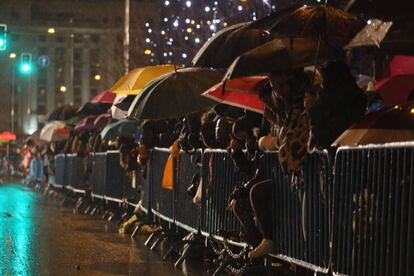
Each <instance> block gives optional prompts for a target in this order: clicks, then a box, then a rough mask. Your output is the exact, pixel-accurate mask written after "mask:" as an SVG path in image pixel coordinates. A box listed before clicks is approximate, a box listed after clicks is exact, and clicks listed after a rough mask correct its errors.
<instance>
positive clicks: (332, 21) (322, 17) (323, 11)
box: [267, 5, 364, 46]
mask: <svg viewBox="0 0 414 276" xmlns="http://www.w3.org/2000/svg"><path fill="white" fill-rule="evenodd" d="M363 26H364V23H363V22H362V21H360V20H358V18H357V17H355V16H353V15H351V14H349V13H347V12H346V11H343V10H341V9H338V8H335V7H331V6H327V5H316V6H309V7H308V6H303V7H300V8H297V9H295V10H293V11H291V12H287V13H286V14H285V15H283V16H281V17H280V18H279V19H276V20H274V22H273V23H272V24H271V26H269V27H268V28H267V30H268V31H269V32H271V33H275V34H277V36H278V37H279V38H281V37H306V38H312V39H322V40H324V41H325V42H327V43H329V44H333V45H339V46H344V45H346V44H347V43H348V42H349V41H350V40H351V39H352V38H353V37H354V36H355V34H356V33H358V31H359V30H360V29H361V28H362V27H363Z"/></svg>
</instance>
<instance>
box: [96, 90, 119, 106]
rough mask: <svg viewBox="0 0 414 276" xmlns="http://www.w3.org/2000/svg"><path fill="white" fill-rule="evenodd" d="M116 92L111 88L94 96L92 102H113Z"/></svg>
mask: <svg viewBox="0 0 414 276" xmlns="http://www.w3.org/2000/svg"><path fill="white" fill-rule="evenodd" d="M115 97H116V94H115V93H112V92H111V91H110V90H106V91H103V92H101V93H99V94H98V95H96V96H95V97H93V99H92V100H91V103H110V104H111V103H113V102H114V100H115Z"/></svg>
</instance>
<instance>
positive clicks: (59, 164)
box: [50, 154, 66, 189]
mask: <svg viewBox="0 0 414 276" xmlns="http://www.w3.org/2000/svg"><path fill="white" fill-rule="evenodd" d="M65 158H66V156H65V155H64V154H57V155H56V156H55V181H54V183H50V184H51V185H52V186H54V187H56V188H60V189H61V188H63V187H64V186H65V182H66V176H65V173H66V170H65Z"/></svg>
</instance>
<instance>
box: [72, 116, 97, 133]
mask: <svg viewBox="0 0 414 276" xmlns="http://www.w3.org/2000/svg"><path fill="white" fill-rule="evenodd" d="M96 117H97V116H88V117H85V118H83V119H82V120H81V121H80V122H79V123H78V124H77V125H76V126H75V130H77V131H82V130H86V131H88V130H92V129H94V122H95V119H96Z"/></svg>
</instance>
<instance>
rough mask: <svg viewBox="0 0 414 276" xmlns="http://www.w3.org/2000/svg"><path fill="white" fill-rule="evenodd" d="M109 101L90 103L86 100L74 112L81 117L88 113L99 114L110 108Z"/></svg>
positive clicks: (88, 114)
mask: <svg viewBox="0 0 414 276" xmlns="http://www.w3.org/2000/svg"><path fill="white" fill-rule="evenodd" d="M111 106H112V104H111V103H91V102H87V103H86V104H84V105H82V106H81V108H79V110H78V111H77V112H76V115H78V116H81V117H86V116H90V115H96V116H98V115H101V114H102V113H106V112H108V109H109V108H111Z"/></svg>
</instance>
